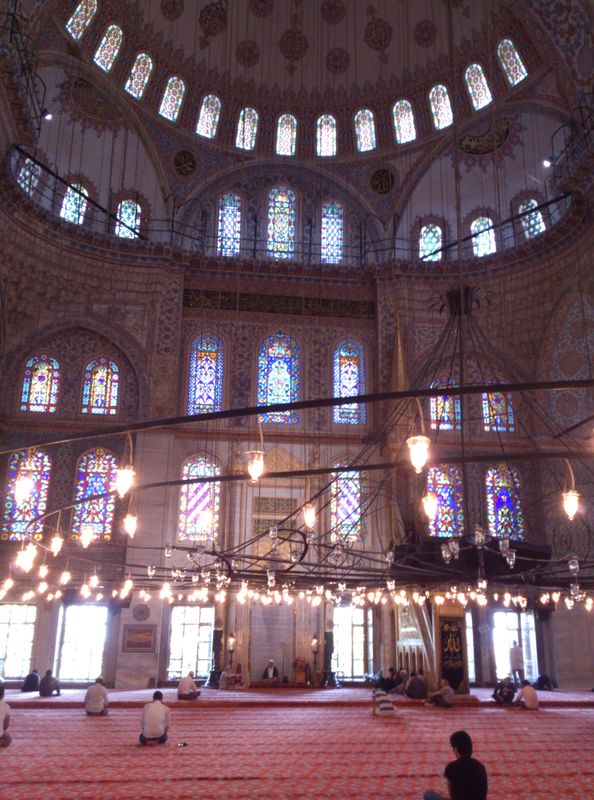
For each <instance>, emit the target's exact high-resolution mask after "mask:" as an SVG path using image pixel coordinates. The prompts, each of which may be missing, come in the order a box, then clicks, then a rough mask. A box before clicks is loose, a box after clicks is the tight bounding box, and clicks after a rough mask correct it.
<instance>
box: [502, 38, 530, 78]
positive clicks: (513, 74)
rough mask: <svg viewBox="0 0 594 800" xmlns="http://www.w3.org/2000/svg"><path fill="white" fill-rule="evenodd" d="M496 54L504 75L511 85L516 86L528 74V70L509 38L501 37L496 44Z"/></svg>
mask: <svg viewBox="0 0 594 800" xmlns="http://www.w3.org/2000/svg"><path fill="white" fill-rule="evenodd" d="M497 56H498V58H499V63H500V64H501V68H502V69H503V71H504V72H505V77H506V78H507V80H508V82H509V83H510V85H511V86H516V85H517V84H518V83H520V81H523V80H524V78H525V77H526V76H527V75H528V70H527V69H526V67H525V66H524V62H523V61H522V59H521V58H520V54H519V53H518V51H517V50H516V46H515V44H514V43H513V42H512V40H511V39H502V40H501V41H500V42H499V44H498V45H497Z"/></svg>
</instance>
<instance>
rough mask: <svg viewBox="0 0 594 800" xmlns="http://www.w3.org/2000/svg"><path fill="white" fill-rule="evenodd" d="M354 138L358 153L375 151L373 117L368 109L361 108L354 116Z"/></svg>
mask: <svg viewBox="0 0 594 800" xmlns="http://www.w3.org/2000/svg"><path fill="white" fill-rule="evenodd" d="M355 136H356V137H357V150H358V151H359V152H360V153H367V152H368V151H369V150H375V117H374V116H373V111H370V110H369V109H368V108H362V109H361V110H360V111H357V113H356V114H355Z"/></svg>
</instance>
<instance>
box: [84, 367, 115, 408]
mask: <svg viewBox="0 0 594 800" xmlns="http://www.w3.org/2000/svg"><path fill="white" fill-rule="evenodd" d="M119 388H120V370H119V368H118V366H117V364H114V362H113V361H108V360H107V359H106V358H103V357H102V358H96V359H94V360H93V361H89V363H88V364H87V366H86V367H85V372H84V380H83V396H82V413H83V414H107V415H109V416H113V415H114V414H116V413H117V410H118V392H119Z"/></svg>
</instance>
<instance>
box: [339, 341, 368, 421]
mask: <svg viewBox="0 0 594 800" xmlns="http://www.w3.org/2000/svg"><path fill="white" fill-rule="evenodd" d="M365 373H366V370H365V350H364V349H363V345H362V344H361V343H360V342H358V341H357V340H356V339H342V340H341V341H340V342H338V344H337V345H336V347H335V348H334V397H354V396H355V395H358V394H365V378H366V374H365ZM365 418H366V408H365V405H362V404H360V403H349V404H348V405H344V406H334V409H333V420H334V422H336V423H337V424H339V425H362V424H363V423H364V422H365Z"/></svg>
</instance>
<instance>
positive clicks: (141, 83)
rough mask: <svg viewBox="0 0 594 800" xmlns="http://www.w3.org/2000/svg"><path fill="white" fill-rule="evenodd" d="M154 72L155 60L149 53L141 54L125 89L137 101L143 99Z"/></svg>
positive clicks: (137, 57) (131, 71) (133, 66)
mask: <svg viewBox="0 0 594 800" xmlns="http://www.w3.org/2000/svg"><path fill="white" fill-rule="evenodd" d="M152 71H153V59H152V58H151V57H150V56H149V54H148V53H139V54H138V55H137V56H136V58H135V59H134V64H133V65H132V69H131V70H130V74H129V75H128V80H127V81H126V85H125V86H124V89H125V90H126V91H127V92H128V94H131V95H132V97H135V98H136V99H137V100H140V99H141V98H142V95H143V94H144V92H145V89H146V86H147V84H148V82H149V78H150V77H151V73H152Z"/></svg>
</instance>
